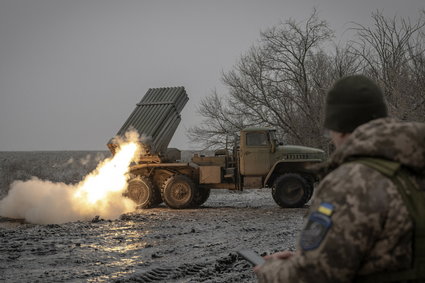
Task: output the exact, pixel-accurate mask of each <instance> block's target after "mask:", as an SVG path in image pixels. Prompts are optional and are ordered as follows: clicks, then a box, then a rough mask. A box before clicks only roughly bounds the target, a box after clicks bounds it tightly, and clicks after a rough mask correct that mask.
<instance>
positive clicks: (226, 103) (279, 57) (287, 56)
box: [190, 11, 333, 146]
mask: <svg viewBox="0 0 425 283" xmlns="http://www.w3.org/2000/svg"><path fill="white" fill-rule="evenodd" d="M332 36H333V31H332V30H331V29H330V28H329V27H328V25H327V23H326V22H325V21H323V20H320V19H319V18H318V16H317V13H316V11H313V13H312V14H311V16H310V17H309V18H308V19H307V20H305V21H303V22H296V21H295V20H292V19H291V20H288V21H286V22H284V23H281V24H279V25H278V26H275V27H272V28H270V29H268V30H266V31H264V32H262V33H261V37H260V41H259V44H258V45H257V46H254V47H252V48H251V49H250V50H249V52H248V53H247V54H245V55H244V56H242V58H241V59H240V61H239V62H238V63H237V64H236V66H235V67H234V69H233V70H231V71H230V72H228V73H224V74H223V75H222V80H223V82H224V84H225V85H226V86H227V88H228V91H229V94H228V96H227V97H226V98H225V99H220V98H219V95H218V94H217V93H213V94H211V95H210V96H209V97H207V98H206V99H204V100H203V101H202V104H201V106H200V109H199V112H200V113H201V115H203V116H204V117H205V118H206V120H205V122H204V123H203V124H202V125H201V126H198V127H194V128H192V129H190V137H191V139H192V140H193V141H201V139H202V138H203V137H205V138H206V139H207V140H208V142H207V143H204V145H212V143H214V144H217V143H216V142H212V141H213V140H214V139H213V138H212V137H218V136H217V135H216V134H217V128H218V127H219V128H220V129H221V130H222V131H220V135H221V136H220V138H218V140H220V139H221V140H223V135H226V134H231V135H234V133H235V132H236V131H238V130H240V129H241V128H243V127H246V126H251V125H255V126H268V127H273V128H276V129H277V130H278V133H279V134H280V136H281V138H282V139H284V140H285V141H286V142H288V143H297V144H305V145H312V146H321V145H323V144H324V143H326V141H325V140H324V139H323V138H319V139H318V138H317V137H321V132H322V129H321V121H322V119H323V118H322V113H321V111H322V108H323V103H324V101H323V99H324V94H325V92H326V89H327V88H328V87H329V84H330V83H331V82H332V79H333V76H330V75H329V72H330V70H331V69H332V66H331V65H332V63H333V62H332V60H331V59H330V58H329V56H328V55H326V53H325V52H323V51H322V50H321V45H322V44H324V43H325V42H329V41H330V39H331V38H332ZM223 97H224V96H223ZM211 109H213V110H214V112H216V113H214V114H213V113H210V111H211ZM222 114H225V115H222ZM212 120H215V122H212ZM230 132H231V133H230Z"/></svg>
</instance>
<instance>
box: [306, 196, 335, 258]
mask: <svg viewBox="0 0 425 283" xmlns="http://www.w3.org/2000/svg"><path fill="white" fill-rule="evenodd" d="M333 212H334V206H333V205H332V204H330V203H327V202H322V203H321V204H320V206H319V208H318V209H317V211H315V212H313V213H312V214H310V216H309V218H308V222H307V225H306V226H305V228H304V230H303V231H302V232H301V239H300V246H301V249H303V250H304V251H308V250H314V249H316V248H317V247H319V246H320V244H321V243H322V241H323V239H324V238H325V236H326V233H327V232H328V231H329V229H330V228H331V226H332V219H331V216H332V214H333Z"/></svg>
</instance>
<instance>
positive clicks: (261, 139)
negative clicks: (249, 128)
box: [246, 133, 269, 146]
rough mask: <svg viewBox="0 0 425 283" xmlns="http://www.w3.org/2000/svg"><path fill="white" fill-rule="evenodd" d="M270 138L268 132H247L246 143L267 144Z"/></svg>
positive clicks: (253, 144)
mask: <svg viewBox="0 0 425 283" xmlns="http://www.w3.org/2000/svg"><path fill="white" fill-rule="evenodd" d="M268 140H269V139H268V138H267V134H266V133H247V134H246V145H247V146H265V145H268V144H269V142H268Z"/></svg>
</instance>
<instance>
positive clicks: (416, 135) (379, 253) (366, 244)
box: [257, 118, 425, 282]
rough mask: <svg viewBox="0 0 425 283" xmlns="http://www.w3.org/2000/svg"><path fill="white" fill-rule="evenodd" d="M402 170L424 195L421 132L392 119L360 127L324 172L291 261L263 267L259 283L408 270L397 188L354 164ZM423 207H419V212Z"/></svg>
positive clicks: (423, 127) (424, 133)
mask: <svg viewBox="0 0 425 283" xmlns="http://www.w3.org/2000/svg"><path fill="white" fill-rule="evenodd" d="M357 156H362V157H380V158H385V159H389V160H393V161H396V162H399V163H401V164H402V165H403V166H405V167H406V168H408V169H409V170H410V171H411V172H412V176H414V179H415V181H416V182H417V183H418V186H419V187H420V188H425V183H424V180H425V124H422V123H406V122H399V121H397V120H395V119H391V118H383V119H377V120H374V121H371V122H369V123H367V124H364V125H362V126H360V127H358V128H357V129H356V130H355V131H354V132H353V133H352V134H351V136H350V137H349V138H348V139H347V141H346V142H345V143H344V144H343V145H341V146H340V147H339V148H338V149H337V150H336V151H335V152H334V154H333V155H332V156H331V158H330V160H329V161H328V162H327V163H326V164H324V165H323V166H322V169H323V172H325V173H327V175H326V177H325V178H324V179H323V180H322V182H321V183H320V184H319V187H318V188H317V191H316V194H315V197H314V200H313V203H312V205H311V207H310V211H309V216H308V218H307V219H306V220H307V221H306V225H305V226H304V228H303V230H302V231H301V235H300V237H299V241H298V244H297V252H296V254H295V255H294V256H293V257H291V258H290V259H287V260H277V259H273V260H268V261H267V262H266V263H265V264H264V265H263V266H262V267H261V268H260V269H259V270H258V272H257V276H258V279H259V281H260V282H351V281H353V280H355V278H356V276H361V275H368V274H374V273H379V272H382V271H386V270H393V271H394V270H399V269H406V268H408V267H409V266H410V264H411V261H412V255H411V254H412V232H413V231H412V227H413V223H412V220H411V218H410V217H409V214H408V211H407V208H406V207H405V205H404V203H403V200H402V198H401V196H400V194H399V193H398V191H397V187H396V186H395V185H394V184H393V183H392V181H391V180H390V179H388V178H386V177H385V176H383V175H381V173H379V172H378V171H376V170H375V169H372V168H369V167H367V166H366V165H363V164H360V163H355V162H349V160H350V159H352V158H353V157H357ZM424 205H425V204H424Z"/></svg>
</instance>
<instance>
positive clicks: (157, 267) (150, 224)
mask: <svg viewBox="0 0 425 283" xmlns="http://www.w3.org/2000/svg"><path fill="white" fill-rule="evenodd" d="M305 213H306V209H305V208H303V209H281V208H279V207H278V206H277V205H276V204H275V203H274V202H273V200H272V198H271V195H270V190H268V189H263V190H251V191H244V192H242V193H240V192H229V191H217V190H215V191H213V192H212V194H211V197H210V199H209V200H208V201H207V202H206V203H205V204H204V205H203V207H201V208H200V209H189V210H172V209H168V208H166V207H165V206H161V207H159V208H155V209H150V210H138V211H136V212H134V213H130V214H125V215H122V216H121V217H120V219H117V220H112V221H111V220H108V221H107V220H102V219H93V220H92V221H80V222H73V223H66V224H61V225H55V224H51V225H35V224H25V223H20V222H19V221H15V220H8V219H5V218H0V254H1V255H2V256H1V257H0V281H6V282H30V281H31V282H37V281H38V282H58V281H76V282H78V281H89V282H92V281H95V282H98V281H108V282H110V281H113V282H232V281H233V282H255V280H256V279H255V276H254V274H253V272H252V269H251V267H250V265H249V264H248V263H247V262H246V261H245V260H242V259H240V258H238V257H237V256H236V253H235V251H237V250H238V249H241V248H252V249H253V250H255V251H257V252H259V253H261V254H264V253H271V252H274V251H278V250H282V249H291V250H293V249H294V244H295V238H296V235H297V233H298V231H299V229H300V228H301V225H302V221H303V217H304V214H305Z"/></svg>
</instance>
